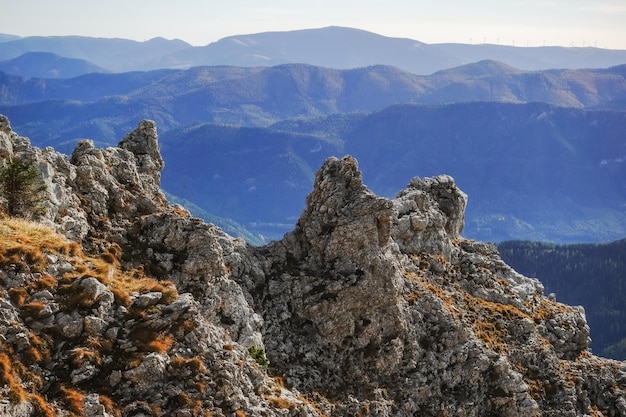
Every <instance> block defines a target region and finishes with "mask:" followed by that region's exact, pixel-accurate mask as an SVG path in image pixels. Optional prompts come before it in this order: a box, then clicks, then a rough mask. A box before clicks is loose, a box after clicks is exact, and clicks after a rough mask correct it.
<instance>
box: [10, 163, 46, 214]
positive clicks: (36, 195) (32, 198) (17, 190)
mask: <svg viewBox="0 0 626 417" xmlns="http://www.w3.org/2000/svg"><path fill="white" fill-rule="evenodd" d="M0 196H1V197H3V201H2V211H3V212H4V213H5V214H6V215H8V216H10V217H22V218H27V219H28V218H33V217H35V216H38V215H42V214H45V208H44V205H43V203H44V201H45V198H46V184H45V183H44V182H43V180H42V178H41V175H40V173H39V171H38V170H37V168H36V167H35V166H34V165H32V164H29V163H27V162H25V161H22V160H21V159H18V158H15V159H10V160H7V161H6V163H5V166H4V167H2V168H0Z"/></svg>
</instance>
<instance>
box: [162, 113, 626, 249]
mask: <svg viewBox="0 0 626 417" xmlns="http://www.w3.org/2000/svg"><path fill="white" fill-rule="evenodd" d="M624 131H626V113H624V112H611V111H585V110H579V109H567V108H557V107H552V106H548V105H545V104H540V103H530V104H502V103H466V104H456V105H445V106H415V105H403V106H393V107H390V108H387V109H385V110H382V111H379V112H375V113H373V114H368V115H366V114H353V115H334V116H330V117H328V118H320V119H317V120H313V121H304V120H298V121H292V122H282V123H279V124H276V125H274V126H272V127H271V128H265V129H263V128H241V127H228V126H215V125H206V124H204V125H199V126H196V127H193V128H189V129H184V130H176V131H170V132H166V133H164V134H163V135H162V136H161V139H162V143H163V155H164V158H165V161H166V168H165V170H164V172H163V186H164V188H165V189H167V190H172V192H174V191H173V190H176V191H175V192H176V194H177V195H179V196H181V197H183V198H186V199H188V200H190V201H192V202H194V203H195V204H197V205H198V206H200V207H202V208H203V209H205V210H207V211H209V212H211V213H214V214H215V215H218V216H223V217H231V218H233V219H235V220H236V221H238V222H239V223H241V224H242V225H244V226H245V227H247V228H249V229H250V230H251V231H252V232H254V233H255V234H259V233H260V234H263V235H266V236H270V237H274V238H275V237H278V236H280V235H281V234H282V233H283V232H285V231H288V230H290V229H291V228H292V227H293V223H294V222H295V220H296V219H297V217H298V216H299V214H300V211H301V210H302V208H303V207H304V199H305V196H306V194H307V193H308V192H309V191H310V189H311V186H312V181H313V173H314V171H315V169H316V167H317V166H319V164H320V161H322V160H324V159H325V158H326V157H328V156H330V155H335V156H343V155H344V154H351V155H353V156H355V157H356V158H357V159H358V161H359V166H360V168H361V170H362V171H363V178H364V182H365V183H366V185H368V186H369V187H370V188H371V189H372V190H374V191H375V192H376V193H377V194H380V195H384V196H393V195H395V194H396V193H397V192H398V191H399V190H400V189H402V188H404V187H405V186H406V184H408V182H409V181H410V179H411V178H412V177H413V176H422V177H423V176H433V175H438V174H443V173H445V174H450V175H452V176H453V177H454V178H455V179H456V180H457V183H458V184H459V186H460V187H461V189H462V190H464V191H465V192H466V193H467V194H468V195H469V206H468V209H467V218H466V230H465V232H464V235H466V236H467V237H470V238H475V239H478V240H488V241H503V240H511V239H534V240H547V241H555V242H581V241H610V240H615V239H619V238H621V237H623V236H625V235H626V183H624V180H623V179H624V178H626V138H624V136H623V132H624Z"/></svg>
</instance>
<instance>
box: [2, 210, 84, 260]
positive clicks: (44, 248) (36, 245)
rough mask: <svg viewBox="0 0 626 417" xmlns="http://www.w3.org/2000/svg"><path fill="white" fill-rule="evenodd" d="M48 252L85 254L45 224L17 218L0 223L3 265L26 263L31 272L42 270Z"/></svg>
mask: <svg viewBox="0 0 626 417" xmlns="http://www.w3.org/2000/svg"><path fill="white" fill-rule="evenodd" d="M46 252H47V253H56V254H63V255H68V256H77V255H80V254H81V253H82V251H81V249H80V245H78V244H77V243H76V242H72V241H70V240H68V239H66V238H65V237H63V236H61V235H59V234H58V233H56V232H55V231H54V230H52V229H51V228H49V227H47V226H45V225H42V224H39V223H35V222H31V221H27V220H23V219H16V218H5V219H1V220H0V263H3V264H7V263H19V262H26V263H28V264H29V265H30V267H31V269H34V270H38V271H41V270H43V268H44V267H45V262H46V260H45V255H44V253H46Z"/></svg>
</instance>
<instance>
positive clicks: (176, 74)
mask: <svg viewBox="0 0 626 417" xmlns="http://www.w3.org/2000/svg"><path fill="white" fill-rule="evenodd" d="M625 73H626V65H625V66H620V67H613V68H610V69H598V70H552V71H532V72H529V71H521V70H517V69H514V68H511V67H508V66H506V65H504V64H501V63H497V62H493V61H482V62H479V63H475V64H470V65H466V66H463V67H459V68H454V69H450V70H446V71H440V72H437V73H435V74H433V75H431V76H418V75H415V74H410V73H407V72H405V71H402V70H399V69H397V68H394V67H387V66H373V67H367V68H357V69H353V70H333V69H327V68H320V67H312V66H310V65H302V64H289V65H280V66H277V67H256V68H243V67H195V68H191V69H189V70H171V69H170V70H156V71H148V72H130V73H123V74H87V75H83V76H80V77H75V78H72V79H67V80H60V79H24V78H20V77H16V76H10V75H6V74H3V73H0V112H1V113H3V114H6V115H7V116H8V117H9V118H10V120H11V121H12V123H13V125H14V126H15V127H16V128H18V129H19V131H20V132H21V133H22V134H24V135H26V136H29V137H31V138H32V139H33V141H34V142H35V143H37V144H38V145H41V146H48V145H49V146H54V147H56V148H58V149H59V150H61V151H63V152H71V149H72V148H73V144H74V143H75V142H76V141H77V140H78V139H80V138H84V137H90V138H94V139H96V140H98V141H100V142H102V143H105V144H106V143H108V144H115V143H117V141H118V140H119V139H120V135H123V134H124V133H125V132H128V131H130V130H132V129H133V128H134V127H135V126H136V123H137V121H138V120H139V119H142V118H150V119H153V120H155V121H156V122H157V123H158V125H159V129H160V130H161V131H167V130H170V129H177V128H181V127H184V126H189V125H193V124H197V123H222V124H233V125H240V126H269V125H271V124H272V123H275V122H278V121H281V120H285V119H292V118H298V119H302V118H315V117H321V116H326V115H331V114H335V113H352V112H372V111H377V110H381V109H383V108H385V107H387V106H390V105H394V104H402V103H414V104H445V103H452V102H463V101H467V102H472V101H480V100H483V101H499V102H513V103H525V102H546V103H549V104H552V105H555V106H568V107H587V108H595V109H598V108H606V109H615V110H624V109H626V77H625V75H626V74H625Z"/></svg>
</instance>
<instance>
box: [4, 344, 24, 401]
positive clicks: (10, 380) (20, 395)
mask: <svg viewBox="0 0 626 417" xmlns="http://www.w3.org/2000/svg"><path fill="white" fill-rule="evenodd" d="M0 383H2V384H3V385H6V386H7V387H8V388H9V400H11V402H12V403H13V404H19V403H21V402H23V401H24V400H25V399H26V391H24V388H23V387H22V384H21V383H20V381H19V378H18V377H16V375H15V371H14V369H13V366H12V364H11V359H10V358H9V356H7V355H6V354H5V353H0Z"/></svg>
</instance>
